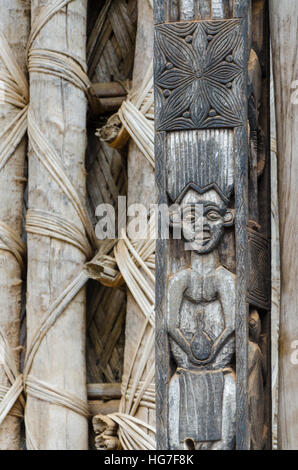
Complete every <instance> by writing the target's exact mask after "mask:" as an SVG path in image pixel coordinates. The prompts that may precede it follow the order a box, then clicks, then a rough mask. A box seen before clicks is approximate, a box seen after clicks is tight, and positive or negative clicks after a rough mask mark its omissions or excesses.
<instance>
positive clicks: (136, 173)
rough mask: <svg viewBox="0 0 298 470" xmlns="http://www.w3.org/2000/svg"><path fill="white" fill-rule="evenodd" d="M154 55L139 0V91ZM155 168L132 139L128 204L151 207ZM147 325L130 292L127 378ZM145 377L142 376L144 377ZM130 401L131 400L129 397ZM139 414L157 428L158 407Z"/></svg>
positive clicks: (146, 13) (149, 18) (149, 15)
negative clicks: (144, 327)
mask: <svg viewBox="0 0 298 470" xmlns="http://www.w3.org/2000/svg"><path fill="white" fill-rule="evenodd" d="M152 58H153V12H152V8H151V7H150V5H149V3H148V2H144V1H142V0H139V1H138V29H137V38H136V53H135V65H134V73H133V89H134V90H137V89H138V87H139V86H140V85H141V83H142V81H143V79H144V71H147V70H148V68H149V66H150V63H151V61H152ZM154 188H155V181H154V171H153V168H152V166H151V165H150V163H149V162H148V160H146V158H145V157H144V155H143V154H142V152H141V151H140V150H139V148H138V147H137V145H136V144H135V143H134V142H133V141H132V140H131V142H130V146H129V154H128V198H127V202H128V206H129V205H130V204H135V203H138V204H143V205H144V206H145V207H146V208H149V205H150V204H153V203H155V189H154ZM143 325H144V314H143V313H142V311H141V309H140V308H139V306H138V305H137V303H136V301H135V299H134V298H133V296H132V295H131V293H130V292H128V294H127V313H126V334H125V351H124V371H123V375H124V377H125V376H126V374H127V373H128V371H129V370H130V366H131V358H132V357H133V355H134V352H135V348H136V338H138V337H139V335H140V331H141V330H142V329H143ZM149 331H150V329H148V333H147V334H145V336H144V341H143V342H142V344H141V347H140V348H139V351H138V354H137V358H136V362H135V364H136V366H135V367H134V369H133V370H132V374H131V377H132V379H133V377H134V376H135V371H136V368H137V366H138V364H139V362H140V361H141V358H142V356H144V349H145V345H146V339H147V336H148V334H149ZM153 364H154V348H153V349H152V353H151V355H150V357H149V359H148V361H147V365H146V368H145V372H146V371H148V370H149V369H150V367H152V365H153ZM140 380H142V377H140ZM127 401H128V400H127ZM135 417H136V418H138V419H140V420H141V421H143V422H145V423H147V424H149V425H152V426H154V427H155V410H152V409H150V408H147V407H146V406H139V407H138V410H137V412H136V414H135Z"/></svg>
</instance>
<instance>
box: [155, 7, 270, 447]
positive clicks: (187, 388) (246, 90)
mask: <svg viewBox="0 0 298 470" xmlns="http://www.w3.org/2000/svg"><path fill="white" fill-rule="evenodd" d="M252 7H253V8H252ZM252 14H254V15H255V18H258V19H259V23H257V24H260V25H261V26H262V28H259V29H257V30H256V27H255V26H253V28H252V26H251V25H252V24H253V25H254V21H251V15H252ZM255 18H254V19H255ZM266 24H267V23H266V2H261V1H255V2H253V4H251V2H250V1H248V0H235V1H234V2H230V1H225V0H212V1H211V2H210V1H197V0H181V1H179V2H178V1H177V2H168V1H166V0H157V1H156V2H155V25H156V26H155V52H154V59H155V70H154V75H155V117H156V182H157V188H158V193H159V196H158V197H159V203H160V204H166V205H168V206H170V208H169V224H170V227H171V228H172V239H171V240H167V239H163V236H164V234H163V233H162V232H161V231H160V233H159V239H158V241H157V249H156V330H157V332H156V401H157V403H156V407H157V447H158V448H159V449H173V450H177V449H198V450H199V449H225V450H228V449H230V450H232V449H234V448H236V449H238V450H243V449H262V448H265V447H268V446H269V445H270V444H268V442H270V422H269V419H270V413H268V410H267V405H266V402H269V403H270V390H268V388H266V387H268V380H267V379H268V372H267V370H270V367H268V365H269V366H270V359H269V356H270V355H269V354H268V351H269V349H268V342H270V328H269V324H270V322H269V312H270V245H269V238H270V197H269V196H270V191H269V185H270V164H269V159H268V148H266V143H267V144H268V135H269V132H268V130H269V127H268V122H267V121H268V103H267V101H268V96H269V95H268V93H267V92H266V91H267V90H268V83H267V82H268V74H267V73H268V44H267V43H268V41H266V37H267V38H268V35H267V36H266V34H263V28H264V26H265V25H266ZM262 76H263V77H265V79H264V83H263V84H262ZM267 147H268V145H267ZM160 229H161V224H160ZM179 232H180V234H179ZM179 235H181V236H182V239H181V236H179ZM269 377H270V373H269ZM266 384H267V385H266ZM269 384H270V380H269ZM265 396H266V398H265Z"/></svg>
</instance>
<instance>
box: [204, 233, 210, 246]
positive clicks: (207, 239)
mask: <svg viewBox="0 0 298 470" xmlns="http://www.w3.org/2000/svg"><path fill="white" fill-rule="evenodd" d="M210 240H211V232H210V230H203V243H204V245H205V244H206V243H208V242H210Z"/></svg>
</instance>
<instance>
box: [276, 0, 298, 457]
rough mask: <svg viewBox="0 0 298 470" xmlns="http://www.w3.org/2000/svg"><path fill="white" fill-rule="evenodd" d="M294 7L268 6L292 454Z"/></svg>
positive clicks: (295, 428)
mask: <svg viewBox="0 0 298 470" xmlns="http://www.w3.org/2000/svg"><path fill="white" fill-rule="evenodd" d="M297 20H298V13H297V4H296V2H292V1H290V0H280V1H275V0H271V1H270V31H271V40H272V61H273V73H274V84H275V106H276V124H277V154H278V186H279V207H280V244H281V306H280V344H279V347H280V352H279V354H280V357H279V412H278V445H279V448H281V449H283V450H294V449H297V442H298V422H297V412H298V397H297V387H298V353H297V348H298V323H297V278H298V267H297V261H296V260H297V256H298V246H297V216H298V214H297V185H296V180H297V175H298V159H297V146H298V136H297V124H298V99H297V86H298V81H297V80H298V66H297Z"/></svg>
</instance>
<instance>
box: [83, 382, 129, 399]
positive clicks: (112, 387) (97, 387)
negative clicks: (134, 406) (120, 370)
mask: <svg viewBox="0 0 298 470" xmlns="http://www.w3.org/2000/svg"><path fill="white" fill-rule="evenodd" d="M87 392H88V398H89V400H91V399H92V400H96V399H97V400H112V399H117V398H121V384H120V383H103V384H88V385H87Z"/></svg>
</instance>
